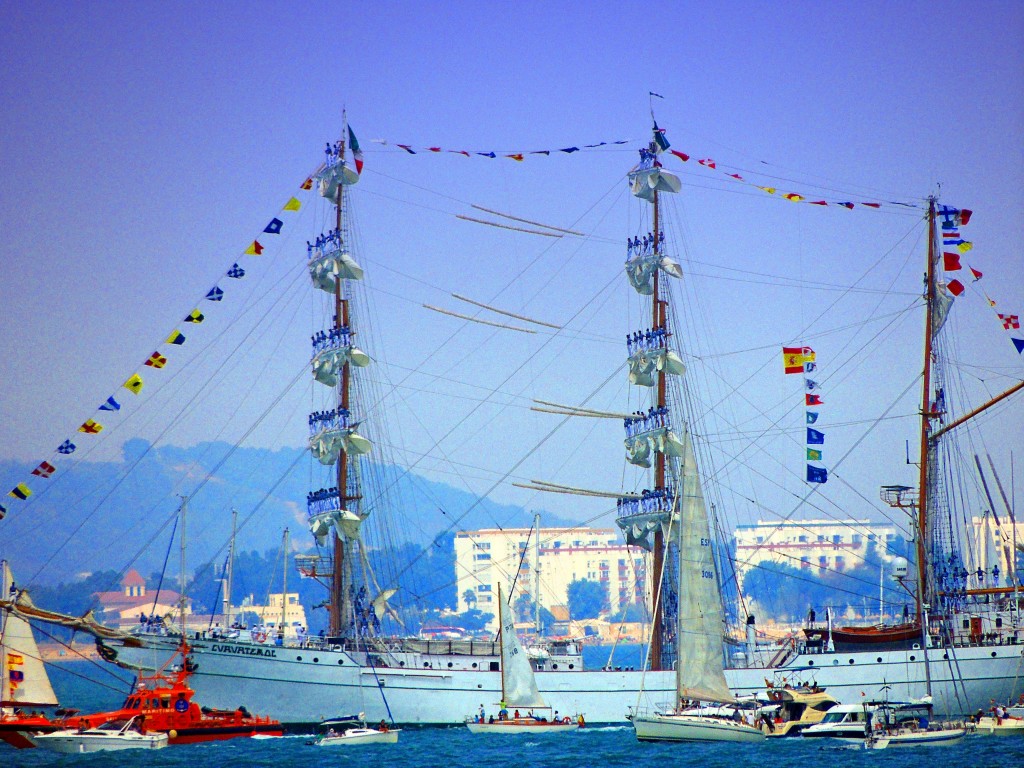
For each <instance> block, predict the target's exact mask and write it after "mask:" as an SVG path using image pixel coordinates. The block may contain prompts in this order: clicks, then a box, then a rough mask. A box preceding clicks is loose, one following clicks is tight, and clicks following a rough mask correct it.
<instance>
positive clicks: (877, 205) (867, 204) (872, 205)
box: [861, 203, 882, 208]
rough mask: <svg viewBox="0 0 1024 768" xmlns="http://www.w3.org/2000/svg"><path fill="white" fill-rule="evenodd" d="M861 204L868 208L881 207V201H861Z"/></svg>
mask: <svg viewBox="0 0 1024 768" xmlns="http://www.w3.org/2000/svg"><path fill="white" fill-rule="evenodd" d="M861 205H866V206H867V207H868V208H881V207H882V204H881V203H861Z"/></svg>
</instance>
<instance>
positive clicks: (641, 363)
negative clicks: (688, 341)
mask: <svg viewBox="0 0 1024 768" xmlns="http://www.w3.org/2000/svg"><path fill="white" fill-rule="evenodd" d="M627 364H628V365H629V383H630V384H636V385H638V386H641V387H653V386H654V385H655V384H656V383H657V381H658V372H659V371H665V373H670V374H672V375H673V376H681V375H682V374H683V373H685V372H686V366H685V365H684V364H683V361H682V360H681V359H680V357H679V355H677V354H676V353H675V352H673V351H672V350H671V349H664V348H660V349H658V348H655V349H638V350H637V351H636V352H634V353H633V354H632V355H630V356H629V358H628V359H627Z"/></svg>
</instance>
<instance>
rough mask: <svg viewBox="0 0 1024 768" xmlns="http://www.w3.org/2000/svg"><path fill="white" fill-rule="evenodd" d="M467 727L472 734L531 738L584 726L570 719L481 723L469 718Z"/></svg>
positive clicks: (519, 718) (522, 718)
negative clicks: (520, 735) (501, 734)
mask: <svg viewBox="0 0 1024 768" xmlns="http://www.w3.org/2000/svg"><path fill="white" fill-rule="evenodd" d="M466 727H467V728H468V729H469V732H470V733H504V734H530V735H531V736H535V735H542V734H546V733H564V732H565V731H576V730H579V729H580V728H581V727H582V726H581V725H580V724H579V722H578V721H576V720H573V719H572V718H569V717H563V718H559V719H557V720H556V719H551V720H548V719H537V718H535V717H511V718H509V719H507V720H499V719H495V720H494V721H493V722H491V721H489V720H488V721H483V722H481V721H480V720H479V719H477V718H467V719H466Z"/></svg>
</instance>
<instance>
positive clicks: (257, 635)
mask: <svg viewBox="0 0 1024 768" xmlns="http://www.w3.org/2000/svg"><path fill="white" fill-rule="evenodd" d="M252 639H253V640H255V641H256V642H257V643H262V642H263V641H265V640H266V639H267V633H266V632H253V633H252Z"/></svg>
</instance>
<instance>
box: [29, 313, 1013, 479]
mask: <svg viewBox="0 0 1024 768" xmlns="http://www.w3.org/2000/svg"><path fill="white" fill-rule="evenodd" d="M1007 327H1009V326H1007ZM1018 327H1019V326H1018ZM56 471H57V468H56V467H55V466H53V464H51V463H50V462H48V461H44V462H43V463H42V464H40V465H39V466H38V467H36V468H35V469H33V470H32V474H33V475H38V476H39V477H49V476H50V475H52V474H53V473H54V472H56Z"/></svg>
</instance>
